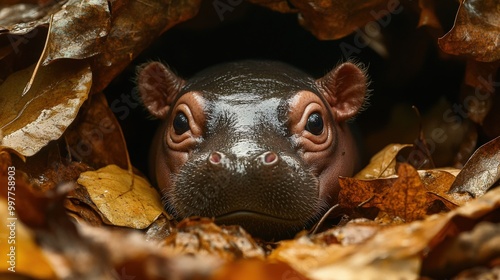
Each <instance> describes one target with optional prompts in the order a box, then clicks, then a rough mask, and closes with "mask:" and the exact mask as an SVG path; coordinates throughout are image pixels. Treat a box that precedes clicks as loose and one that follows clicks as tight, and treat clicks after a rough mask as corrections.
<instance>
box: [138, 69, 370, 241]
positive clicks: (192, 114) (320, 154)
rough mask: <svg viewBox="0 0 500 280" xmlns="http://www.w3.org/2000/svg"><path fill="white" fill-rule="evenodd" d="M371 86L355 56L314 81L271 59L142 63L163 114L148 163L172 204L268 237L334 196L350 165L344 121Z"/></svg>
mask: <svg viewBox="0 0 500 280" xmlns="http://www.w3.org/2000/svg"><path fill="white" fill-rule="evenodd" d="M366 85H367V79H366V76H365V74H364V72H363V71H362V70H361V69H360V68H358V67H357V66H356V65H354V64H352V63H344V64H341V65H339V66H338V67H336V68H335V69H334V70H332V71H331V72H329V73H328V74H326V75H325V76H324V77H323V78H321V79H318V80H315V79H313V78H312V77H310V76H309V75H307V74H305V73H303V72H301V71H299V70H297V69H295V68H293V67H291V66H289V65H286V64H283V63H278V62H269V61H242V62H234V63H228V64H222V65H219V66H215V67H212V68H209V69H206V70H204V71H202V72H200V73H199V74H197V75H196V76H194V77H193V78H191V79H189V80H183V79H181V78H179V77H178V76H176V75H175V74H174V73H172V72H171V71H170V70H169V69H168V68H166V67H165V66H164V65H162V64H161V63H158V62H152V63H149V64H147V65H145V66H144V67H142V68H141V69H140V70H139V77H138V86H139V92H140V95H141V98H142V100H143V102H144V104H145V106H146V107H147V109H148V110H149V111H150V112H151V114H153V116H156V117H158V118H160V119H163V120H164V121H163V124H162V126H161V127H160V128H159V130H158V132H157V136H156V137H155V140H154V141H153V146H152V150H151V151H152V154H151V161H152V173H153V174H152V177H153V178H154V180H155V181H156V183H157V185H158V187H159V188H160V189H161V190H162V194H163V198H164V202H165V205H166V208H167V210H169V211H170V212H171V213H173V214H174V215H175V216H176V217H177V218H179V219H180V218H185V217H189V216H205V217H214V218H215V221H216V223H219V224H226V225H227V224H239V225H241V226H243V227H244V228H245V229H246V230H247V231H249V232H250V233H251V234H253V235H254V236H258V237H261V238H265V239H279V238H284V237H290V236H292V235H293V234H295V233H297V232H298V231H299V230H301V229H304V228H306V227H307V226H310V225H311V224H312V223H314V222H315V221H317V219H318V218H319V217H320V216H321V215H322V214H323V213H324V211H325V210H326V209H327V208H328V207H329V206H331V205H332V204H333V203H335V202H336V199H337V195H338V191H339V190H338V189H339V187H338V180H337V178H338V176H349V175H352V173H353V172H354V169H355V165H356V161H357V153H356V144H355V141H354V140H353V139H352V136H351V134H350V132H349V128H348V125H347V124H346V121H347V120H348V119H349V118H351V117H353V116H354V115H355V114H356V113H357V112H358V110H359V109H360V108H361V107H362V105H363V102H364V99H365V94H366Z"/></svg>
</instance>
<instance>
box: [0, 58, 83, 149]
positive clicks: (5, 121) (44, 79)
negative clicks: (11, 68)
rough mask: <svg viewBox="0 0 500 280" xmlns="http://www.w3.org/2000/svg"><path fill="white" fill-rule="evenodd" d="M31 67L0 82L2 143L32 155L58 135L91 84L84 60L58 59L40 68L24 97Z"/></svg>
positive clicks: (81, 101) (72, 116)
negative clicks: (56, 61) (58, 60)
mask: <svg viewBox="0 0 500 280" xmlns="http://www.w3.org/2000/svg"><path fill="white" fill-rule="evenodd" d="M33 69H34V66H31V67H29V68H27V69H24V70H22V71H19V72H17V73H15V74H12V75H11V76H9V78H8V79H7V80H6V81H5V82H4V83H3V84H1V85H0V130H2V132H3V135H4V137H3V140H2V143H1V145H3V146H6V147H10V148H12V149H14V150H16V151H18V152H19V153H21V154H23V155H25V156H32V155H34V154H35V153H37V152H38V151H39V150H40V149H41V148H42V147H44V146H45V145H47V144H48V142H49V141H51V140H55V139H58V138H59V137H61V135H62V134H63V133H64V131H65V130H66V128H67V127H68V126H69V125H70V124H71V122H72V121H73V120H74V118H75V117H76V114H77V113H78V110H79V109H80V106H81V105H82V103H83V102H84V101H85V100H86V99H87V95H88V93H89V90H90V86H91V84H92V74H91V73H90V67H89V66H88V65H87V64H86V63H84V62H75V61H68V60H66V61H60V62H58V63H53V64H52V65H49V66H46V67H40V68H39V69H38V72H37V74H36V77H35V80H34V84H33V85H32V87H31V90H30V91H28V92H27V94H25V95H24V96H23V94H22V93H23V90H24V87H25V86H26V84H27V83H28V81H29V79H30V78H31V76H32V74H33ZM54 77H57V79H56V78H54Z"/></svg>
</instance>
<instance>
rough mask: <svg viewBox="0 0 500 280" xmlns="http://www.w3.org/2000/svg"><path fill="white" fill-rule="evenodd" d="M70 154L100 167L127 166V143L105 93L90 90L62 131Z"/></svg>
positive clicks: (126, 167)
mask: <svg viewBox="0 0 500 280" xmlns="http://www.w3.org/2000/svg"><path fill="white" fill-rule="evenodd" d="M64 138H65V139H66V141H67V145H68V148H69V151H70V153H71V156H72V157H73V158H75V159H76V160H77V161H83V162H85V163H86V164H88V165H90V166H92V167H94V168H95V169H99V168H101V167H104V166H107V165H110V164H115V165H118V166H119V167H120V168H122V169H128V167H129V165H130V164H129V157H128V150H127V145H126V143H125V139H124V137H123V133H122V130H121V127H120V124H119V123H118V121H117V120H116V117H115V115H114V114H113V112H112V111H111V109H110V108H109V106H108V102H107V101H106V98H105V96H104V94H102V93H98V94H93V95H92V96H91V97H90V99H89V100H88V102H86V103H85V104H84V105H83V106H82V109H81V110H80V113H79V115H78V117H77V119H76V120H75V121H74V122H73V124H72V125H71V126H70V127H69V128H68V129H67V130H66V132H65V133H64Z"/></svg>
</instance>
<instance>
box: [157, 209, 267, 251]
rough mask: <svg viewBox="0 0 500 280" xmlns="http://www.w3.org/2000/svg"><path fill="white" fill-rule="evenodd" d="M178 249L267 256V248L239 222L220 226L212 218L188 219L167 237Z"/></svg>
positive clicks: (175, 248) (169, 245)
mask: <svg viewBox="0 0 500 280" xmlns="http://www.w3.org/2000/svg"><path fill="white" fill-rule="evenodd" d="M165 245H166V246H167V247H169V248H172V249H174V251H175V252H176V253H182V254H196V255H202V256H203V255H212V256H217V257H218V258H219V259H222V260H226V261H230V260H235V259H239V258H259V259H263V258H264V250H263V249H262V248H261V247H260V246H259V245H257V243H255V241H254V240H253V239H252V237H251V236H250V235H249V234H248V233H246V232H245V231H244V230H243V229H242V228H241V227H240V226H227V227H219V226H217V225H215V224H214V223H213V222H212V220H211V219H208V218H201V219H185V220H183V221H181V222H180V223H179V224H178V225H177V231H174V232H173V233H172V235H170V236H168V237H167V239H165Z"/></svg>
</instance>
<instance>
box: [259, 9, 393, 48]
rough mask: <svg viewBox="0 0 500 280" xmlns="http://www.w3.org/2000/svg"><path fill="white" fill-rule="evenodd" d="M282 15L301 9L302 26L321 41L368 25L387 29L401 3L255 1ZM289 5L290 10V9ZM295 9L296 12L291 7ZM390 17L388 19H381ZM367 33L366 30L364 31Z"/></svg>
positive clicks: (339, 36)
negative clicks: (278, 11) (371, 23)
mask: <svg viewBox="0 0 500 280" xmlns="http://www.w3.org/2000/svg"><path fill="white" fill-rule="evenodd" d="M251 2H254V3H256V4H259V5H264V6H266V7H270V8H272V9H274V10H280V11H282V12H292V11H293V12H295V11H296V10H298V14H299V15H298V18H299V23H300V24H301V25H302V26H304V28H306V29H307V30H309V31H310V32H311V33H312V34H313V35H314V36H316V38H318V39H320V40H335V39H339V38H342V37H344V36H347V35H349V34H351V33H352V32H354V31H355V30H357V29H361V28H362V27H364V26H365V25H366V24H367V23H369V22H373V24H376V25H378V28H379V29H380V27H381V26H386V25H387V24H388V22H390V18H391V16H392V15H391V13H399V12H401V10H402V9H401V8H402V6H401V5H400V3H399V2H398V1H394V2H389V3H388V2H387V1H381V0H370V1H321V0H308V1H299V0H291V1H287V3H283V1H282V0H276V1H262V0H255V1H251ZM287 6H288V8H287ZM290 6H292V7H293V9H290V8H289V7H290ZM383 17H387V18H385V19H381V18H383ZM377 20H380V22H377ZM361 32H363V31H361Z"/></svg>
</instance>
